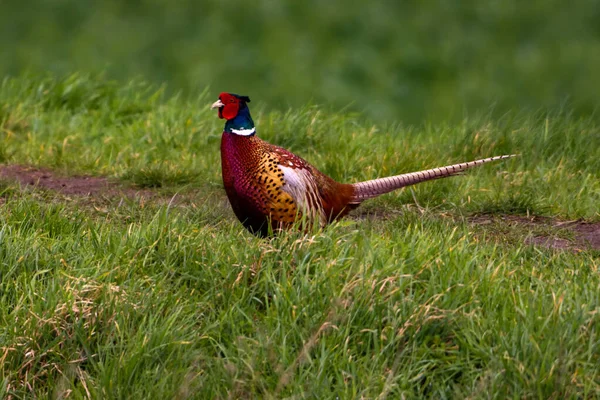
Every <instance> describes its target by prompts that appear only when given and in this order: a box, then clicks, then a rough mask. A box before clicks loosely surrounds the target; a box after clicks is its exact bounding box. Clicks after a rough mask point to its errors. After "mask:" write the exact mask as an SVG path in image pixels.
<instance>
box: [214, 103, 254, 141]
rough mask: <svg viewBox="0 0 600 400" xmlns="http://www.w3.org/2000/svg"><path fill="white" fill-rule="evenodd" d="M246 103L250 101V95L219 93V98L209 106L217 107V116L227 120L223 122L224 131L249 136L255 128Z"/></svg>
mask: <svg viewBox="0 0 600 400" xmlns="http://www.w3.org/2000/svg"><path fill="white" fill-rule="evenodd" d="M247 103H250V97H248V96H240V95H237V94H233V93H221V94H220V95H219V100H217V101H215V102H214V103H213V104H212V106H211V107H210V108H217V109H218V110H219V118H221V119H226V120H227V122H226V123H225V132H229V133H235V134H236V135H242V136H251V135H254V134H255V133H256V128H255V127H254V121H252V117H251V116H250V110H249V109H248V106H247Z"/></svg>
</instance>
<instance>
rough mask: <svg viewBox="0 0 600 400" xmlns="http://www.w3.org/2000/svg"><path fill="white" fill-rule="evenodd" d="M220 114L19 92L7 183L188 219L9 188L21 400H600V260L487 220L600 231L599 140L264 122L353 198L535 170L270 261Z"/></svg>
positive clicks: (14, 344) (20, 83) (110, 98)
mask: <svg viewBox="0 0 600 400" xmlns="http://www.w3.org/2000/svg"><path fill="white" fill-rule="evenodd" d="M214 97H215V93H212V92H211V93H209V92H203V93H202V94H200V95H198V96H197V97H196V98H195V99H190V98H184V97H177V96H175V97H172V96H169V95H165V94H164V91H163V90H158V89H156V88H153V87H152V86H147V85H144V84H140V83H130V84H125V85H120V84H118V83H115V82H112V81H110V80H106V79H104V78H101V77H95V76H92V77H90V76H87V75H85V74H77V75H72V76H69V77H67V78H64V79H55V78H45V79H42V78H16V79H5V80H4V81H3V83H2V86H1V87H0V127H1V129H0V142H1V144H2V146H0V149H1V150H0V158H1V160H2V162H4V163H21V164H32V165H37V166H44V167H51V168H53V169H56V170H58V171H61V172H63V173H68V174H75V173H88V174H101V175H108V176H111V177H114V178H117V179H121V180H125V181H128V182H130V183H132V184H138V185H141V186H144V187H158V188H160V189H159V192H161V193H164V194H165V195H168V196H170V195H172V194H173V193H179V194H182V195H185V196H187V197H186V199H187V200H186V201H185V202H182V203H181V204H177V205H173V204H169V202H168V201H141V200H139V199H137V200H135V199H130V200H127V201H121V200H120V199H86V198H68V197H64V196H61V195H57V194H54V193H46V192H43V191H35V190H29V189H27V188H21V187H19V186H18V185H15V184H14V183H9V182H4V183H0V198H1V199H3V200H4V201H3V203H0V277H1V278H0V321H1V323H0V370H1V371H2V373H1V374H0V376H2V378H1V379H2V380H1V384H0V393H1V397H8V396H11V397H12V398H26V397H72V398H86V397H91V398H104V397H105V398H160V397H164V398H207V397H212V398H226V397H228V398H240V397H241V398H254V397H265V398H284V397H295V398H297V397H299V398H335V397H339V398H360V397H364V398H376V397H381V398H385V397H388V398H400V397H402V396H404V397H407V398H415V397H429V398H451V397H458V398H465V397H468V398H490V397H492V398H506V397H514V398H525V397H533V398H593V397H596V396H599V395H600V380H599V379H598V376H600V371H599V367H598V365H600V337H599V336H598V329H597V326H598V324H599V322H600V321H599V315H600V314H599V307H600V298H599V295H598V293H599V291H598V287H599V285H600V280H599V278H598V266H599V260H600V259H599V258H598V255H599V254H598V252H597V251H593V250H583V251H580V252H570V251H563V252H560V251H553V250H549V249H544V248H539V247H534V246H530V245H527V244H525V243H524V242H523V241H519V240H514V238H515V237H519V235H521V236H525V234H526V233H525V232H523V231H519V229H524V228H519V227H515V226H513V225H510V224H507V225H506V226H500V227H498V225H497V224H498V223H499V222H496V224H494V229H498V230H499V231H500V233H499V235H500V236H499V237H505V236H506V237H509V238H511V240H504V241H502V240H500V241H499V240H495V238H496V237H498V236H497V235H496V234H495V232H494V230H488V231H486V232H482V229H485V228H482V227H477V228H474V227H473V226H472V225H470V224H468V223H467V220H466V218H465V217H466V216H469V215H472V214H480V213H489V214H494V215H499V214H504V213H510V214H532V215H543V216H548V217H553V218H561V219H579V218H582V219H585V220H588V221H598V220H600V213H599V212H598V206H597V205H598V204H599V202H600V183H599V179H598V171H600V128H599V126H598V125H597V123H596V122H595V120H594V118H593V117H581V116H576V115H573V114H570V113H569V112H567V111H563V112H561V113H555V114H545V113H541V112H540V113H538V114H535V113H534V114H532V113H523V114H519V113H512V114H506V115H504V116H503V117H502V118H496V117H493V116H489V115H481V116H471V117H469V118H465V119H464V120H463V121H460V122H457V123H455V124H450V123H448V124H422V125H415V126H412V127H405V126H403V125H400V126H399V125H393V124H385V123H383V124H373V123H372V122H370V121H369V120H367V119H365V118H362V117H360V116H358V115H353V114H351V113H347V112H340V113H336V112H329V111H327V110H323V109H321V108H319V107H317V106H313V105H308V106H305V107H303V108H297V109H292V110H289V111H277V110H276V111H271V110H269V109H268V108H266V107H265V106H260V105H259V106H258V107H252V111H253V116H254V119H255V122H256V123H257V126H258V132H259V135H260V136H261V137H263V138H264V139H266V140H269V141H270V142H273V143H276V144H279V145H282V146H285V147H287V148H289V149H291V150H292V151H294V152H296V153H298V154H300V155H302V156H303V157H304V158H306V159H307V160H309V161H310V162H312V163H313V164H315V165H317V166H318V167H320V168H321V169H322V170H323V171H324V172H326V173H328V174H329V175H331V176H332V177H334V178H336V179H338V180H340V181H348V182H351V181H359V180H363V179H369V178H374V177H377V176H384V175H388V174H393V173H402V172H407V171H412V170H417V169H423V168H429V167H434V166H438V165H446V164H449V163H453V162H458V161H465V160H468V159H473V158H476V157H484V156H490V155H495V154H503V153H519V154H520V155H521V156H520V157H519V158H517V159H514V160H510V161H508V162H505V163H498V164H495V165H491V166H486V167H483V168H481V169H479V170H477V171H474V172H473V173H469V174H468V176H465V177H458V178H453V179H448V180H443V181H438V182H431V183H425V184H422V185H420V186H416V187H414V189H413V190H412V191H411V190H404V191H401V192H398V193H393V194H389V195H386V196H383V197H381V198H379V199H376V200H373V201H370V202H368V203H365V205H364V207H361V209H359V212H358V213H355V215H354V217H353V218H349V219H346V220H343V221H340V222H339V223H335V224H333V225H331V226H329V227H327V228H325V229H323V230H321V231H315V232H312V233H311V234H308V235H303V234H300V233H297V232H287V233H284V234H282V235H280V236H278V237H276V238H273V239H269V240H260V239H257V238H254V237H253V236H251V235H249V234H248V233H247V232H245V231H244V230H243V228H242V227H241V225H240V224H239V223H238V222H237V220H235V217H234V216H233V214H232V213H231V211H230V209H229V206H228V204H227V203H226V200H225V196H224V193H223V190H222V188H221V183H220V168H219V150H218V149H219V140H220V132H221V129H222V126H221V125H222V121H220V120H218V119H217V118H216V115H215V112H214V111H213V112H211V111H210V110H209V109H208V105H209V104H210V103H211V102H212V101H213V100H214ZM253 104H254V103H253ZM415 202H416V203H417V204H418V205H419V206H420V209H418V208H417V207H416V206H415ZM360 210H362V213H361V212H360ZM507 230H509V232H507ZM511 230H512V231H511Z"/></svg>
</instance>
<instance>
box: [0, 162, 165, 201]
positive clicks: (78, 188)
mask: <svg viewBox="0 0 600 400" xmlns="http://www.w3.org/2000/svg"><path fill="white" fill-rule="evenodd" d="M0 180H4V181H9V182H10V181H13V182H14V181H16V182H19V183H20V184H21V185H22V186H34V187H37V188H42V189H48V190H53V191H56V192H59V193H61V194H64V195H68V196H69V195H72V196H90V197H141V196H143V197H153V196H154V195H155V194H154V192H152V191H151V190H148V189H136V188H134V187H130V186H126V185H124V184H122V183H119V182H117V181H112V180H110V179H107V178H104V177H97V176H61V175H59V174H57V173H56V172H54V171H52V170H50V169H44V168H34V167H28V166H23V165H0Z"/></svg>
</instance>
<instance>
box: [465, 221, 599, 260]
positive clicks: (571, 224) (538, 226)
mask: <svg viewBox="0 0 600 400" xmlns="http://www.w3.org/2000/svg"><path fill="white" fill-rule="evenodd" d="M469 222H470V223H471V224H474V225H478V226H481V225H489V224H494V223H497V222H501V223H503V224H508V225H516V226H520V227H524V228H529V229H532V230H538V231H540V230H542V231H543V232H544V233H539V234H534V235H532V236H530V237H528V238H527V239H525V243H527V244H532V245H535V246H541V247H546V248H550V249H556V250H574V251H578V250H582V249H585V248H592V249H594V250H600V223H590V222H584V221H560V220H556V219H552V218H546V217H537V216H530V217H525V216H519V215H501V216H491V215H478V216H474V217H472V218H469ZM561 232H562V233H565V232H566V233H569V234H570V235H572V236H573V237H574V238H573V239H572V240H571V239H566V238H564V237H561V236H564V235H560V233H561Z"/></svg>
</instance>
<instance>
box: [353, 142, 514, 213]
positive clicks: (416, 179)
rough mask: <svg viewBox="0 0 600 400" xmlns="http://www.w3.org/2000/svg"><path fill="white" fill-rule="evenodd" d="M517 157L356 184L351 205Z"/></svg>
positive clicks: (427, 170) (484, 160) (512, 155)
mask: <svg viewBox="0 0 600 400" xmlns="http://www.w3.org/2000/svg"><path fill="white" fill-rule="evenodd" d="M515 156H516V154H511V155H505V156H495V157H489V158H484V159H481V160H475V161H469V162H465V163H461V164H454V165H448V166H446V167H440V168H433V169H426V170H424V171H418V172H411V173H408V174H402V175H396V176H389V177H387V178H379V179H373V180H370V181H365V182H359V183H355V184H353V185H352V186H353V187H354V196H353V199H352V201H351V202H350V203H354V204H358V203H360V202H362V201H363V200H366V199H371V198H373V197H377V196H379V195H381V194H384V193H388V192H391V191H392V190H396V189H400V188H403V187H405V186H410V185H414V184H417V183H421V182H425V181H430V180H433V179H440V178H446V177H449V176H453V175H457V174H459V173H461V172H462V171H465V170H467V169H470V168H473V167H477V166H479V165H482V164H485V163H488V162H492V161H497V160H504V159H505V158H511V157H515Z"/></svg>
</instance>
